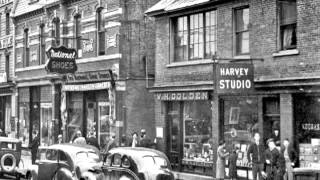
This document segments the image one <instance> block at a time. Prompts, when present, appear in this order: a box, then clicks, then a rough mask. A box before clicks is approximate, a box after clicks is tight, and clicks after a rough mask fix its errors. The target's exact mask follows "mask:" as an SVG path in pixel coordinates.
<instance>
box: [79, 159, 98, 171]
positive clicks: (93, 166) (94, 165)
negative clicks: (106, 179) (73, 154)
mask: <svg viewBox="0 0 320 180" xmlns="http://www.w3.org/2000/svg"><path fill="white" fill-rule="evenodd" d="M76 166H77V167H78V168H79V169H80V172H81V173H84V172H87V171H89V170H90V171H93V172H94V171H99V170H100V171H101V166H102V162H84V161H82V162H78V163H77V165H76Z"/></svg>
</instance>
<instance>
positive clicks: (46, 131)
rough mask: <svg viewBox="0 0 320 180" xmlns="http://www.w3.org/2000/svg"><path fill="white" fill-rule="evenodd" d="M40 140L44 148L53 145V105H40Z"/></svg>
mask: <svg viewBox="0 0 320 180" xmlns="http://www.w3.org/2000/svg"><path fill="white" fill-rule="evenodd" d="M40 119H41V121H40V123H41V131H40V137H41V138H40V139H41V145H42V146H48V145H51V144H53V142H54V138H53V135H52V132H53V129H52V128H53V122H52V103H41V104H40Z"/></svg>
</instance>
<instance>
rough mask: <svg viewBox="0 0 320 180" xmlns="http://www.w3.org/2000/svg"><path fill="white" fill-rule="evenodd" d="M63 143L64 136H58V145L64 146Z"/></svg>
mask: <svg viewBox="0 0 320 180" xmlns="http://www.w3.org/2000/svg"><path fill="white" fill-rule="evenodd" d="M62 143H63V138H62V134H59V135H58V144H62Z"/></svg>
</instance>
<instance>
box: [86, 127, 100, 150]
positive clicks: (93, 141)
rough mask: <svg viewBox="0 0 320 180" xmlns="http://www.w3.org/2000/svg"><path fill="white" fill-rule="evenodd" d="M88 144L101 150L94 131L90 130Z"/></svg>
mask: <svg viewBox="0 0 320 180" xmlns="http://www.w3.org/2000/svg"><path fill="white" fill-rule="evenodd" d="M87 144H89V145H91V146H94V147H96V148H97V149H98V150H100V146H99V142H98V139H97V138H96V136H95V133H94V132H92V131H91V132H89V137H88V138H87Z"/></svg>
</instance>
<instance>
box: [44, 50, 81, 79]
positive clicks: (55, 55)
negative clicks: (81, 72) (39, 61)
mask: <svg viewBox="0 0 320 180" xmlns="http://www.w3.org/2000/svg"><path fill="white" fill-rule="evenodd" d="M47 56H48V58H49V61H48V62H47V64H46V70H47V71H48V72H50V73H59V74H68V73H75V72H76V71H77V65H76V57H77V51H76V50H75V49H69V48H66V47H64V46H60V47H57V48H55V47H50V48H49V49H48V50H47Z"/></svg>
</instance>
